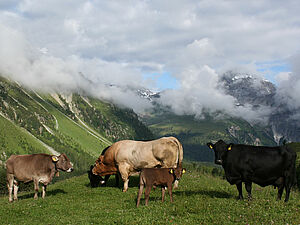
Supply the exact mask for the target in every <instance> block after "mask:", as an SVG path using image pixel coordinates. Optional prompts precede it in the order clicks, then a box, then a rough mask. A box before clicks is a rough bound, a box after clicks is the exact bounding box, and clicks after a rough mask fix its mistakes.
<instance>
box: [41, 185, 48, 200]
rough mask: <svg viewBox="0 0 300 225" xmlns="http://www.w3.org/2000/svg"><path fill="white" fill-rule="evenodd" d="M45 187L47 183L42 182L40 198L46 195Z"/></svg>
mask: <svg viewBox="0 0 300 225" xmlns="http://www.w3.org/2000/svg"><path fill="white" fill-rule="evenodd" d="M46 189H47V185H46V184H43V187H42V198H45V196H46Z"/></svg>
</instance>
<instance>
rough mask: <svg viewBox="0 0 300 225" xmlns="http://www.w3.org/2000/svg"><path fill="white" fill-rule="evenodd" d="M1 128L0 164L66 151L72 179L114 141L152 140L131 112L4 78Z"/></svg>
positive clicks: (0, 89)
mask: <svg viewBox="0 0 300 225" xmlns="http://www.w3.org/2000/svg"><path fill="white" fill-rule="evenodd" d="M0 128H1V129H0V160H1V164H2V165H3V162H5V161H6V160H7V158H8V157H9V156H10V155H11V154H31V153H42V152H43V153H50V154H59V153H66V154H67V156H68V157H69V158H70V160H71V161H72V162H73V163H74V172H73V173H72V175H73V176H75V175H80V174H83V173H85V172H86V170H87V169H88V168H89V165H91V164H93V163H94V161H95V160H96V158H97V157H98V156H99V155H100V154H101V152H102V150H103V149H104V148H105V147H107V146H109V145H111V144H112V143H113V142H115V141H118V140H122V139H138V140H144V139H146V140H148V139H152V138H153V135H152V133H151V132H150V130H149V129H148V128H147V127H146V126H145V125H144V124H143V123H142V122H141V121H139V119H138V117H137V115H136V114H135V113H134V112H133V111H132V110H130V109H121V108H118V107H117V106H115V105H113V104H110V103H107V102H104V101H101V100H99V99H94V98H91V97H87V96H83V95H79V94H76V93H75V94H68V95H66V94H60V93H51V94H45V93H37V92H36V91H34V90H31V89H28V88H25V87H23V86H22V85H20V84H18V83H16V82H14V81H10V80H8V79H6V78H3V77H0ZM2 167H3V166H2ZM2 170H3V168H2ZM62 174H63V173H62ZM64 177H65V175H63V176H62V178H64ZM1 179H2V178H1ZM3 179H4V178H3Z"/></svg>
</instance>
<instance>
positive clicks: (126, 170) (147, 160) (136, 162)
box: [92, 137, 183, 192]
mask: <svg viewBox="0 0 300 225" xmlns="http://www.w3.org/2000/svg"><path fill="white" fill-rule="evenodd" d="M182 159H183V148H182V145H181V143H180V142H179V141H178V140H177V139H176V138H175V137H163V138H160V139H157V140H153V141H132V140H124V141H118V142H116V143H114V144H113V145H111V146H110V147H109V148H108V149H107V150H106V152H105V153H104V155H100V157H99V158H98V159H97V160H96V162H95V166H94V168H93V169H92V172H93V174H95V175H99V176H105V175H112V174H117V173H118V172H119V173H120V175H121V177H122V179H123V181H124V188H123V191H124V192H125V191H127V189H128V181H129V180H128V178H129V176H131V175H133V174H135V173H137V172H139V171H140V170H141V169H143V168H154V167H163V168H176V167H177V166H178V165H179V164H181V162H182ZM176 186H177V182H175V187H176Z"/></svg>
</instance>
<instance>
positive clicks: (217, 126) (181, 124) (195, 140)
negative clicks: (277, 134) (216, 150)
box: [142, 107, 276, 161]
mask: <svg viewBox="0 0 300 225" xmlns="http://www.w3.org/2000/svg"><path fill="white" fill-rule="evenodd" d="M142 119H143V121H144V122H145V123H146V124H147V125H148V126H149V128H150V129H151V130H152V132H153V133H154V134H156V136H157V137H160V136H169V135H171V136H175V137H177V138H178V139H179V140H180V141H181V142H182V144H183V147H184V150H185V151H184V155H185V159H189V160H197V161H212V159H213V153H212V152H211V150H209V149H208V148H207V146H206V143H207V142H210V141H212V142H216V141H218V140H219V139H223V140H224V141H225V142H228V143H230V142H233V143H245V144H251V145H271V146H272V145H276V143H275V141H274V140H273V137H272V136H270V135H269V133H268V132H267V131H266V129H265V128H263V127H260V126H258V125H255V126H252V125H251V124H250V123H248V122H247V121H245V120H242V119H237V118H232V117H223V118H220V119H217V116H216V118H213V116H212V115H209V114H206V115H205V118H202V119H197V118H195V117H194V116H185V115H182V116H179V115H175V114H174V113H172V112H170V111H168V110H167V109H165V108H164V109H163V108H161V107H157V108H156V109H155V110H154V111H152V112H150V113H148V114H147V115H144V116H143V117H142Z"/></svg>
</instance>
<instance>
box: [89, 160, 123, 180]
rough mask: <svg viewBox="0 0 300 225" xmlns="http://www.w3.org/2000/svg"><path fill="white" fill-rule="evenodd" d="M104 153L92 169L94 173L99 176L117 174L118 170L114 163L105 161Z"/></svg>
mask: <svg viewBox="0 0 300 225" xmlns="http://www.w3.org/2000/svg"><path fill="white" fill-rule="evenodd" d="M103 158H104V156H103V155H100V157H99V158H98V159H97V160H96V162H95V165H94V168H93V169H92V173H93V174H94V175H98V176H104V175H111V174H116V172H117V171H118V170H117V168H116V166H115V165H114V164H106V163H103Z"/></svg>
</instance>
